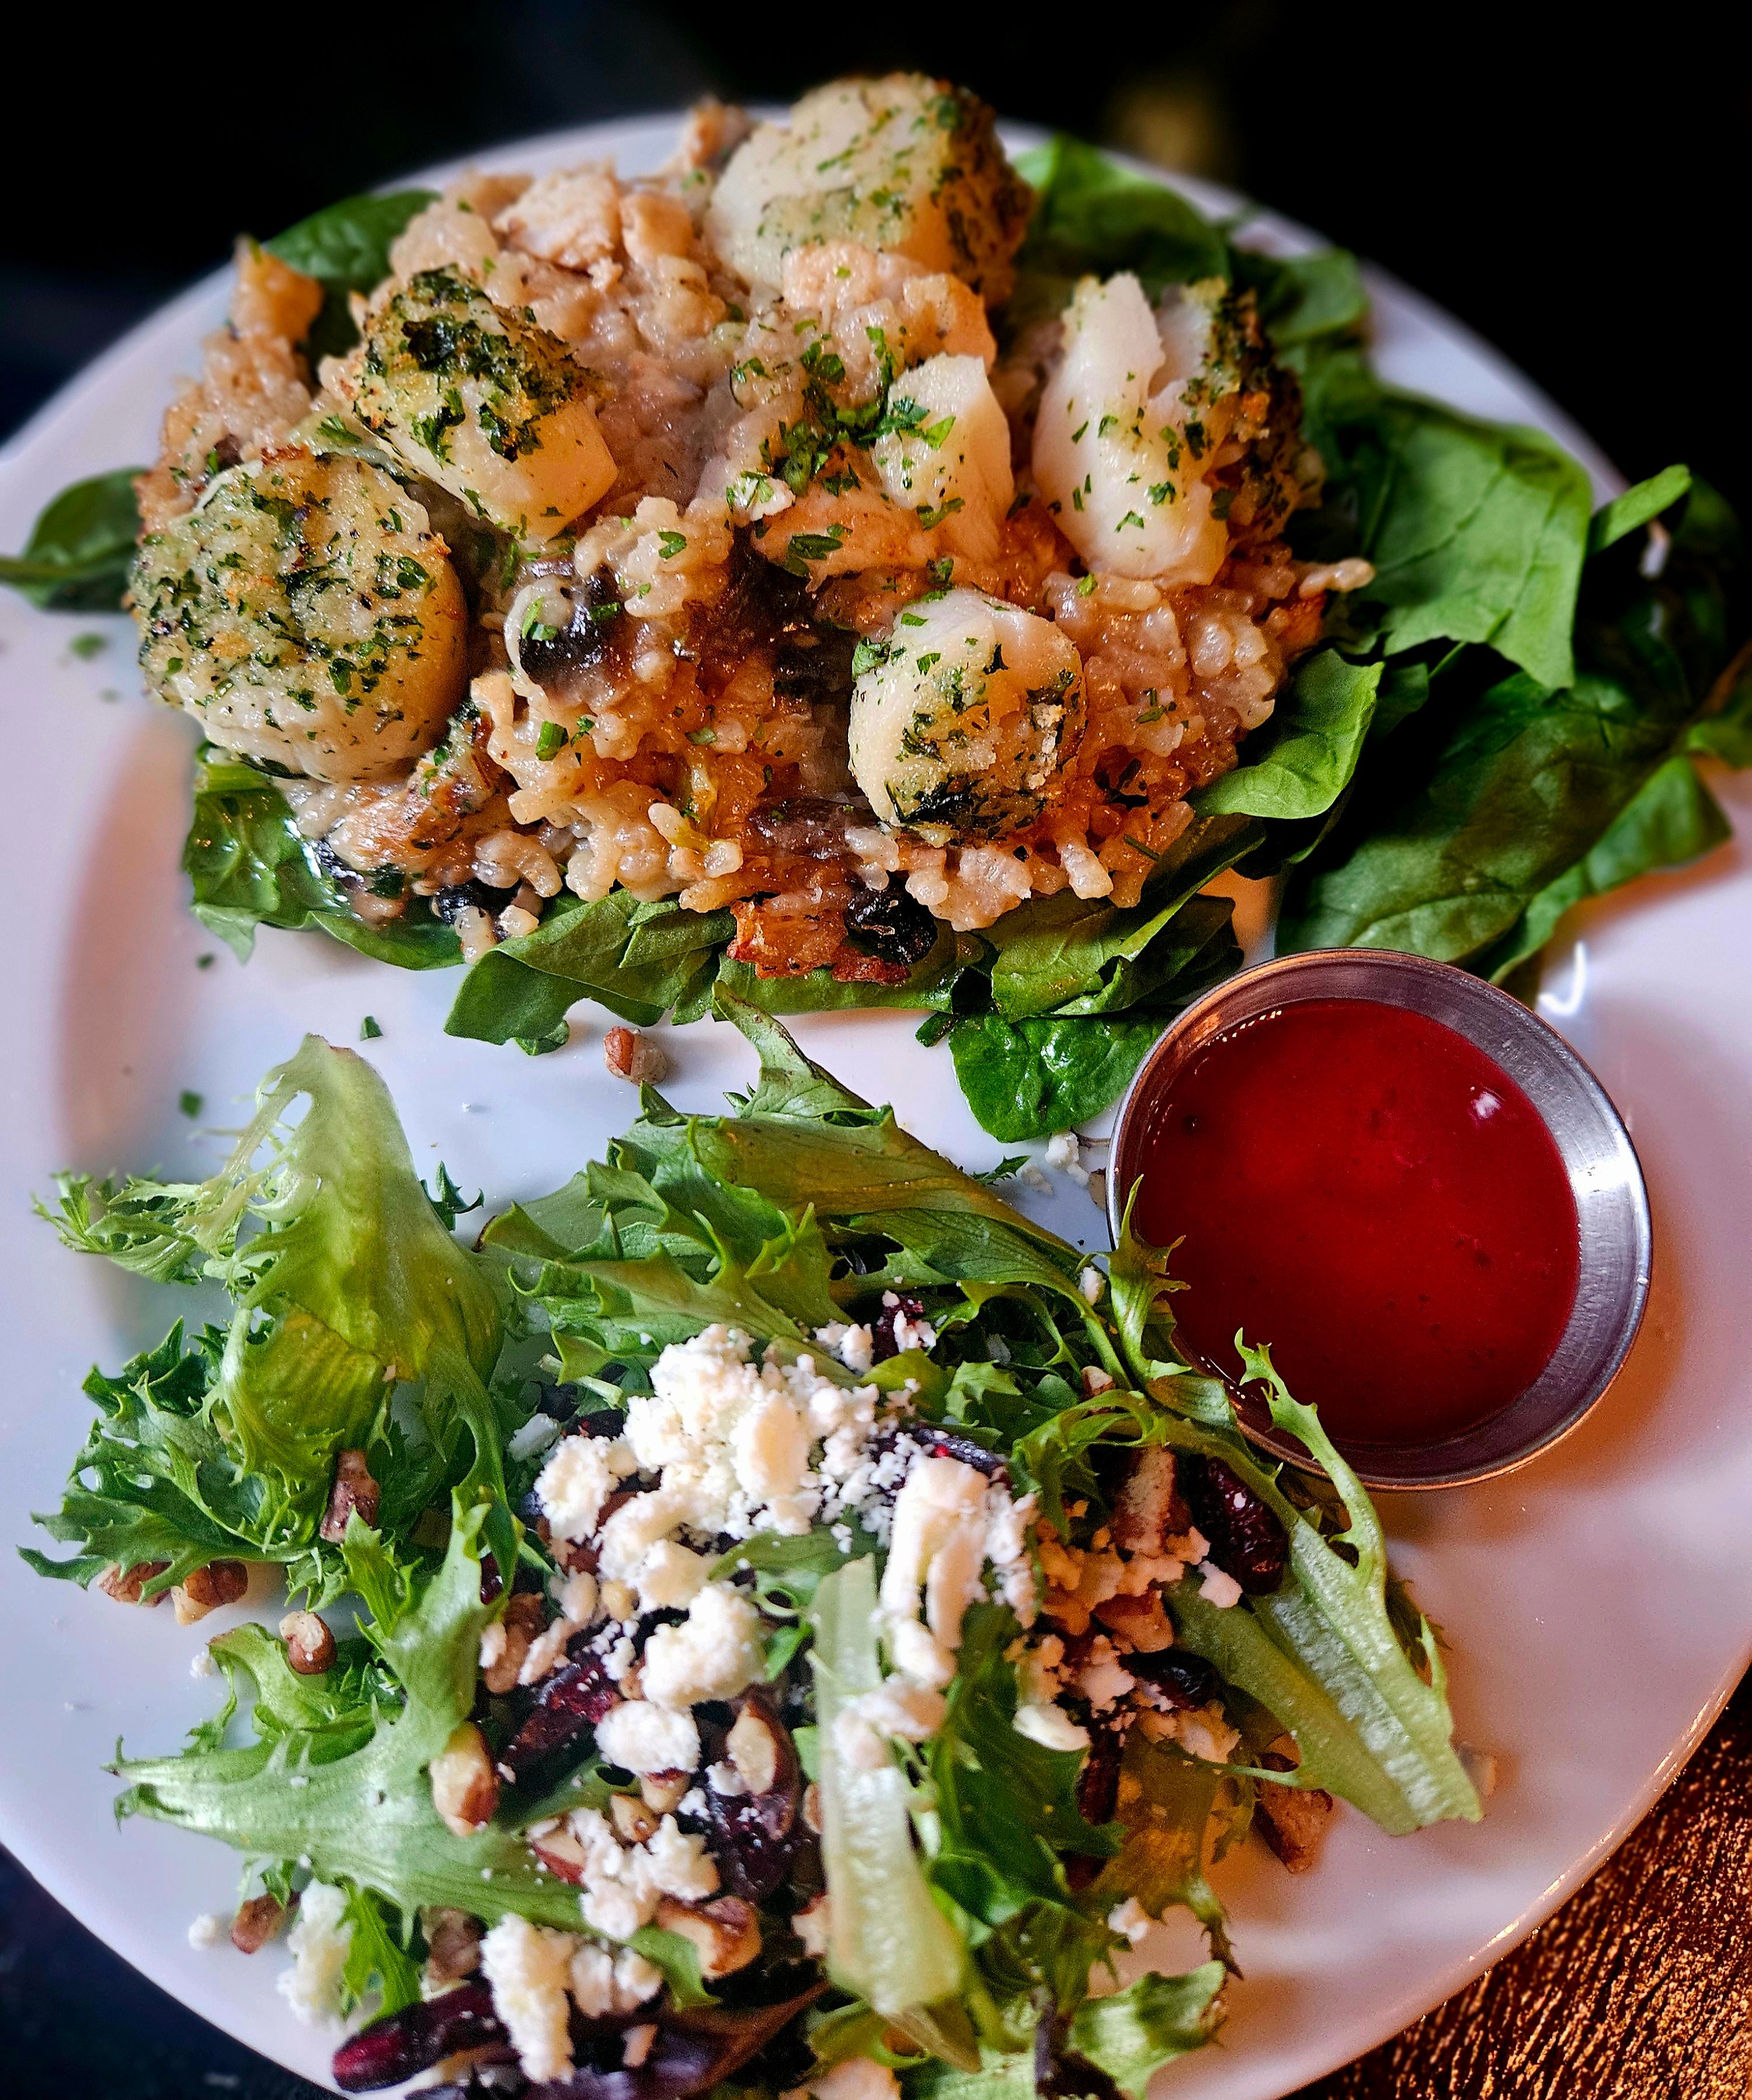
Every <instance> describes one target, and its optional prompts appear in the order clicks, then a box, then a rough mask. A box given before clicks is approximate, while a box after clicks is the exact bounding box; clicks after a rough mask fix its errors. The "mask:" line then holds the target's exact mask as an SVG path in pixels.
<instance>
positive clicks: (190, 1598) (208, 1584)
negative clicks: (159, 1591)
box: [170, 1560, 249, 1626]
mask: <svg viewBox="0 0 1752 2100" xmlns="http://www.w3.org/2000/svg"><path fill="white" fill-rule="evenodd" d="M248 1588H249V1569H248V1568H245V1565H244V1564H243V1563H242V1561H241V1560H210V1561H209V1562H208V1563H207V1564H206V1566H205V1568H190V1569H189V1571H188V1574H186V1575H185V1576H184V1577H183V1579H182V1581H181V1582H179V1583H178V1584H177V1586H176V1587H175V1588H174V1590H172V1591H171V1592H170V1599H171V1602H172V1603H173V1604H174V1605H175V1606H176V1622H177V1624H178V1625H179V1626H193V1625H194V1623H195V1621H196V1620H197V1619H204V1618H205V1617H206V1616H207V1614H208V1612H216V1611H217V1610H218V1608H219V1607H220V1605H221V1604H236V1601H237V1599H239V1598H240V1597H241V1596H242V1595H243V1594H244V1592H245V1590H247V1589H248Z"/></svg>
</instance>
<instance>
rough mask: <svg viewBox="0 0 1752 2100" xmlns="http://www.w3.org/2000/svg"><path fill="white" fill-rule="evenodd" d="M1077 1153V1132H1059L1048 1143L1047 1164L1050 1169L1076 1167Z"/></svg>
mask: <svg viewBox="0 0 1752 2100" xmlns="http://www.w3.org/2000/svg"><path fill="white" fill-rule="evenodd" d="M1077 1153H1078V1145H1077V1134H1076V1132H1075V1131H1070V1130H1061V1131H1059V1132H1057V1133H1056V1134H1055V1135H1054V1136H1052V1137H1049V1138H1048V1140H1047V1141H1046V1163H1047V1165H1048V1167H1075V1165H1076V1163H1077Z"/></svg>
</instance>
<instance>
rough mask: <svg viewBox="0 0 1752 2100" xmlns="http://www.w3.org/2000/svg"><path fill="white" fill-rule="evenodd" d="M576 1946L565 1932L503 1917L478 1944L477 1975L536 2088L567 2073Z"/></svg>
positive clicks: (569, 2061)
mask: <svg viewBox="0 0 1752 2100" xmlns="http://www.w3.org/2000/svg"><path fill="white" fill-rule="evenodd" d="M577 1948H578V1942H577V1940H576V1939H575V1938H574V1937H573V1936H572V1935H571V1933H569V1932H555V1931H553V1930H551V1929H550V1928H549V1927H548V1926H542V1925H532V1924H531V1923H530V1921H528V1919H527V1918H526V1917H516V1916H515V1915H511V1916H508V1917H501V1919H500V1920H499V1921H498V1923H497V1924H496V1926H493V1928H492V1930H491V1931H490V1932H489V1933H488V1935H487V1936H486V1938H485V1939H483V1940H482V1942H481V1947H480V1957H481V1969H482V1972H483V1974H484V1975H485V1976H486V1979H487V1981H488V1983H489V1984H490V1985H491V1986H492V2003H493V2010H494V2011H495V2012H496V2013H497V2014H498V2015H499V2018H501V2020H503V2021H504V2023H505V2032H506V2033H507V2034H509V2035H510V2038H511V2046H512V2048H513V2049H515V2050H516V2051H517V2060H518V2062H519V2063H520V2064H521V2065H522V2066H523V2075H524V2076H526V2077H527V2078H529V2079H532V2080H534V2081H535V2082H536V2084H537V2085H539V2084H541V2082H542V2081H543V2080H546V2079H550V2078H560V2077H563V2076H564V2075H565V2073H566V2072H567V2071H570V2070H571V2002H570V2000H569V1999H568V1997H567V1988H566V1987H567V1983H568V1982H569V1981H570V1980H571V1960H572V1957H573V1955H574V1954H575V1953H576V1952H577Z"/></svg>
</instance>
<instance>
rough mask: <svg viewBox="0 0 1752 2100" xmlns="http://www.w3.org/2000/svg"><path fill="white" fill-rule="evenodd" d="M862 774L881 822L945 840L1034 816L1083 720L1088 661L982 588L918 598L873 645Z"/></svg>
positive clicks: (857, 735)
mask: <svg viewBox="0 0 1752 2100" xmlns="http://www.w3.org/2000/svg"><path fill="white" fill-rule="evenodd" d="M861 653H862V655H863V658H864V661H863V664H862V667H861V668H859V670H858V677H857V679H856V682H855V683H854V687H853V690H852V704H851V718H850V746H851V762H852V772H853V774H854V777H855V778H856V779H857V782H858V786H859V787H861V788H862V789H863V793H864V796H865V799H866V800H867V801H868V802H869V805H870V806H871V808H872V810H874V811H875V812H876V816H877V817H878V818H880V821H881V822H882V823H885V824H888V825H891V826H900V827H905V828H907V830H910V831H914V832H918V833H919V834H920V836H922V837H923V838H925V840H928V841H929V843H930V844H931V845H950V844H951V843H953V842H955V841H958V840H993V839H999V838H1004V837H1007V836H1008V835H1009V834H1010V833H1012V832H1016V831H1018V830H1020V829H1021V828H1022V827H1023V826H1024V825H1026V824H1029V823H1033V822H1034V820H1035V818H1037V817H1039V814H1040V813H1041V811H1042V810H1044V808H1045V806H1046V804H1047V802H1048V799H1049V798H1050V796H1051V795H1052V792H1053V786H1054V783H1055V781H1056V780H1057V776H1058V774H1059V771H1060V769H1061V767H1062V766H1063V765H1064V763H1065V761H1066V759H1067V758H1068V757H1070V755H1071V753H1072V752H1073V751H1074V750H1075V748H1076V743H1077V739H1078V737H1079V735H1080V734H1081V730H1082V726H1083V664H1082V661H1081V660H1080V659H1079V656H1078V655H1077V651H1076V649H1075V646H1074V645H1073V643H1072V642H1071V641H1070V638H1069V637H1068V636H1066V635H1065V634H1063V633H1061V632H1060V630H1059V629H1057V627H1055V626H1054V625H1053V622H1052V621H1051V620H1043V619H1042V618H1041V617H1040V615H1039V614H1038V613H1033V612H1029V611H1025V610H1024V609H1023V608H1022V607H1020V606H1014V605H1007V604H1006V603H1005V602H1004V600H1003V599H1001V598H987V597H986V595H985V594H984V593H982V592H980V591H974V590H950V591H943V592H940V593H938V594H936V595H935V596H933V597H931V598H919V599H916V601H915V602H913V603H912V604H911V605H910V606H908V607H907V608H906V610H905V611H903V612H902V614H901V615H900V616H899V618H898V620H896V621H895V623H894V627H893V629H891V630H890V632H889V635H888V637H887V638H886V640H885V641H884V642H880V643H868V642H867V643H866V644H865V645H864V648H863V652H861Z"/></svg>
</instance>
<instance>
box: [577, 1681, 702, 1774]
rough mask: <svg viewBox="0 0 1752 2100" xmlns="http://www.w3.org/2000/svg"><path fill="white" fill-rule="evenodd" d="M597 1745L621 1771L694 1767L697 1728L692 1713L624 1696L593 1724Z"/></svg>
mask: <svg viewBox="0 0 1752 2100" xmlns="http://www.w3.org/2000/svg"><path fill="white" fill-rule="evenodd" d="M596 1746H597V1748H598V1749H599V1750H600V1751H601V1752H602V1756H603V1757H604V1758H606V1759H607V1762H609V1763H610V1764H611V1765H619V1766H620V1767H621V1769H622V1770H623V1771H629V1772H660V1771H680V1772H691V1771H698V1770H699V1729H698V1728H697V1727H695V1724H694V1717H693V1715H692V1714H689V1713H686V1712H682V1713H677V1712H676V1711H674V1710H673V1709H672V1708H669V1707H665V1706H655V1705H652V1704H651V1701H649V1700H647V1699H624V1700H623V1701H621V1702H620V1705H618V1706H614V1707H611V1708H610V1709H609V1710H608V1712H607V1714H604V1715H603V1716H602V1719H601V1720H600V1721H598V1723H597V1724H596Z"/></svg>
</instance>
